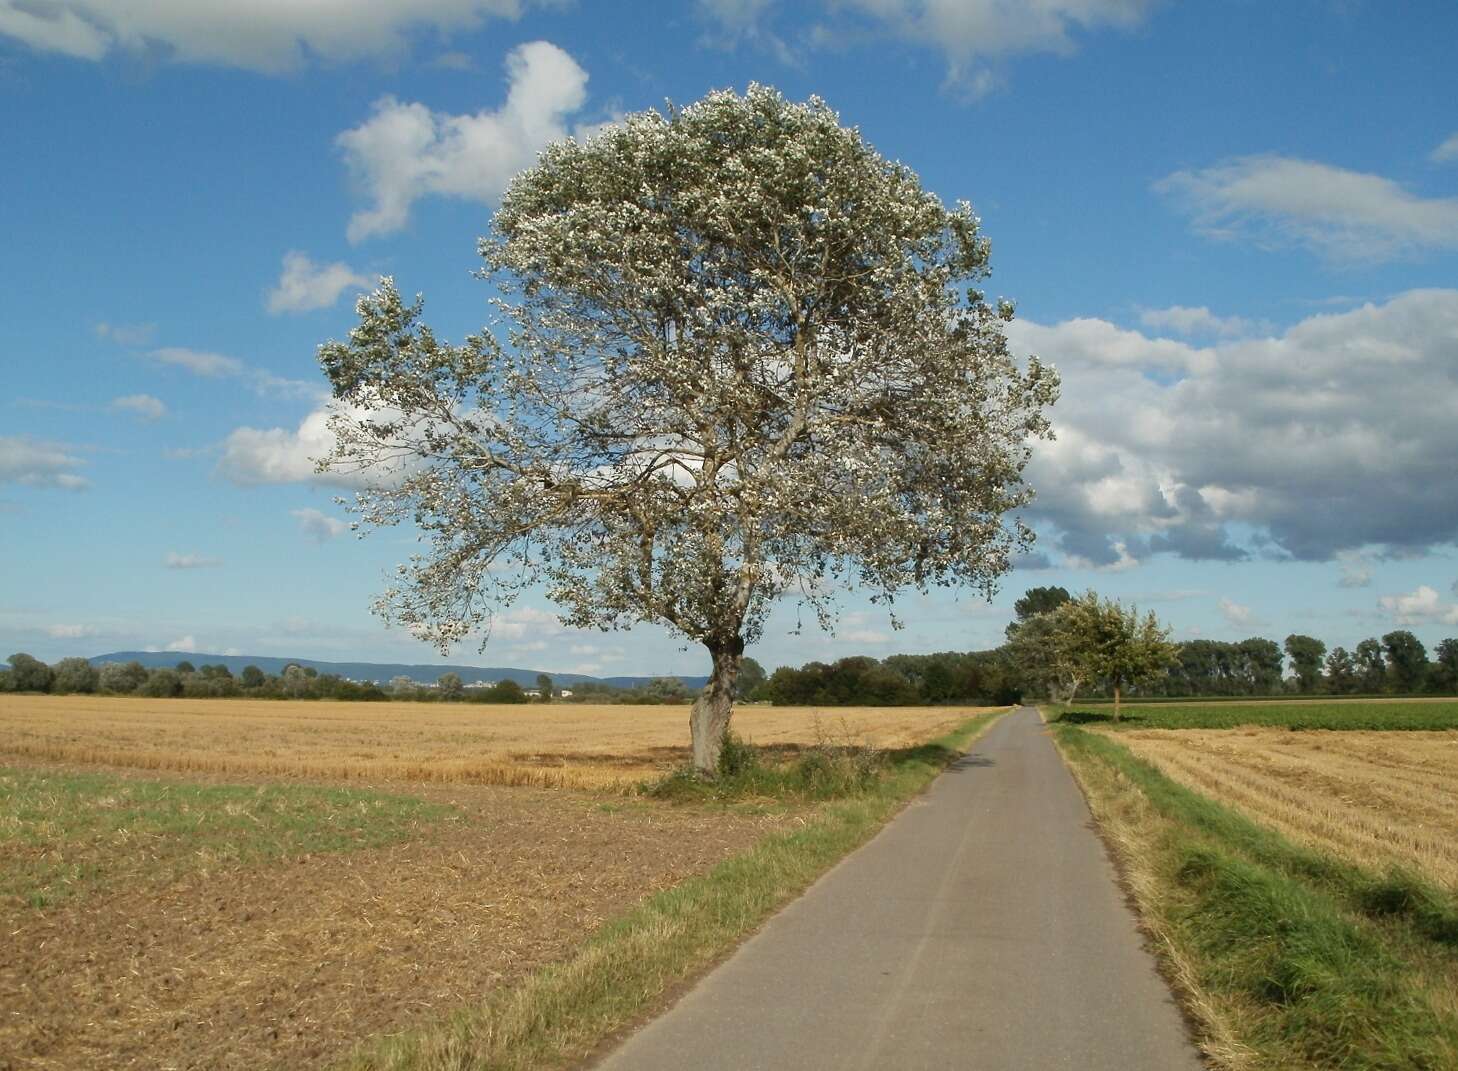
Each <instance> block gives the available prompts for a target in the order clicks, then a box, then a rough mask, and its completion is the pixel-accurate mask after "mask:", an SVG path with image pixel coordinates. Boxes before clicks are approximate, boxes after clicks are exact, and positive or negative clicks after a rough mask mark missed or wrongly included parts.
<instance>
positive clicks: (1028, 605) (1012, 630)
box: [1006, 587, 1073, 639]
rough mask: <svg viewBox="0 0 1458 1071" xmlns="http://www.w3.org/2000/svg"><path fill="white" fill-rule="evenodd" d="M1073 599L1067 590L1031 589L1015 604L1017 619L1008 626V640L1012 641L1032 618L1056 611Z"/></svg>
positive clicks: (1054, 588)
mask: <svg viewBox="0 0 1458 1071" xmlns="http://www.w3.org/2000/svg"><path fill="white" fill-rule="evenodd" d="M1071 598H1073V596H1072V595H1070V594H1068V589H1067V588H1058V587H1048V588H1029V589H1028V590H1027V591H1025V592H1023V597H1022V598H1020V599H1018V600H1017V602H1015V603H1013V613H1015V614H1017V619H1016V620H1015V621H1013V622H1012V623H1011V624H1009V625H1008V626H1007V630H1006V632H1007V638H1008V639H1012V638H1013V636H1015V635H1016V634H1017V631H1018V629H1019V628H1021V627H1022V626H1023V625H1024V624H1026V623H1027V622H1028V621H1029V620H1030V619H1031V618H1034V617H1037V616H1038V615H1039V614H1046V613H1049V612H1051V611H1053V610H1056V609H1058V607H1060V606H1062V605H1063V604H1064V603H1065V602H1068V601H1069V600H1070V599H1071Z"/></svg>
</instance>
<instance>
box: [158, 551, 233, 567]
mask: <svg viewBox="0 0 1458 1071" xmlns="http://www.w3.org/2000/svg"><path fill="white" fill-rule="evenodd" d="M162 564H163V565H164V566H166V567H167V568H168V569H213V568H216V567H217V566H219V565H222V564H223V561H222V559H221V558H212V557H209V556H208V555H206V554H179V553H178V552H177V551H175V550H171V551H168V552H167V557H165V558H163V559H162Z"/></svg>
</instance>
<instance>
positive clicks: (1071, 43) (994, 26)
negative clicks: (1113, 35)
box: [821, 0, 1157, 94]
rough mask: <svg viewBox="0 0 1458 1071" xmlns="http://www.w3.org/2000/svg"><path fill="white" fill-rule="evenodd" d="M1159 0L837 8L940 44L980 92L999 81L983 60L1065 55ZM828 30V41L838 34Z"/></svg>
mask: <svg viewBox="0 0 1458 1071" xmlns="http://www.w3.org/2000/svg"><path fill="white" fill-rule="evenodd" d="M1156 3H1157V0H1038V2H1036V3H1008V2H1007V0H837V2H835V3H832V4H831V8H832V10H833V11H840V10H847V9H848V10H853V11H857V12H859V13H861V14H862V15H864V16H865V17H867V18H869V19H870V20H872V22H873V23H876V24H878V25H879V26H880V27H882V28H884V29H889V30H890V31H891V32H892V33H894V34H896V35H897V36H899V37H901V38H903V39H905V40H908V41H911V42H913V43H916V44H921V45H928V46H931V47H933V48H936V49H940V50H941V51H942V52H944V53H945V54H946V56H947V60H948V63H949V65H950V70H949V77H950V79H951V80H953V81H954V82H958V83H961V84H962V85H963V86H965V87H966V88H968V89H970V90H971V91H972V92H973V93H974V94H981V93H985V92H987V91H988V90H990V89H992V88H994V87H995V86H996V85H997V83H998V78H997V76H996V74H995V73H994V72H993V71H991V70H990V69H988V68H987V67H986V66H985V64H986V62H987V61H989V60H996V59H998V58H1000V57H1003V56H1011V55H1016V54H1020V53H1035V52H1052V53H1057V54H1060V55H1067V54H1070V53H1072V52H1074V51H1075V50H1076V48H1077V41H1076V38H1077V37H1078V36H1079V35H1082V34H1087V33H1090V32H1092V31H1095V30H1099V29H1103V28H1104V27H1114V28H1118V29H1130V28H1132V27H1134V26H1137V25H1139V23H1141V22H1142V21H1143V20H1144V17H1145V16H1146V15H1147V14H1148V12H1149V11H1150V10H1151V9H1152V8H1153V7H1155V6H1156ZM835 32H836V31H835V30H834V29H833V28H827V29H824V30H822V35H821V36H822V38H824V37H826V36H829V35H833V34H834V33H835Z"/></svg>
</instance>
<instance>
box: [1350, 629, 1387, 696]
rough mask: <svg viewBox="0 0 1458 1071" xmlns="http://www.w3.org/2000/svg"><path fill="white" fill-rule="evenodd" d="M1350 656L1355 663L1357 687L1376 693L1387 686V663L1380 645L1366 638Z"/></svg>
mask: <svg viewBox="0 0 1458 1071" xmlns="http://www.w3.org/2000/svg"><path fill="white" fill-rule="evenodd" d="M1352 656H1353V658H1354V660H1355V661H1356V663H1357V680H1358V687H1360V688H1361V690H1362V691H1364V692H1371V693H1376V692H1380V691H1383V690H1384V689H1385V688H1386V686H1387V663H1386V661H1385V660H1384V659H1383V657H1382V644H1380V643H1378V642H1377V641H1376V640H1375V639H1373V638H1372V637H1370V636H1369V637H1368V638H1367V639H1365V640H1363V641H1362V642H1361V643H1359V644H1357V647H1356V650H1354V651H1353V652H1352Z"/></svg>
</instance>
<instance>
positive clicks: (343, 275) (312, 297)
mask: <svg viewBox="0 0 1458 1071" xmlns="http://www.w3.org/2000/svg"><path fill="white" fill-rule="evenodd" d="M351 287H354V288H355V289H357V290H368V289H369V287H370V280H369V279H368V278H367V277H365V276H363V275H360V274H359V273H358V272H356V271H355V270H354V269H353V268H351V267H350V266H349V265H348V264H345V263H342V262H340V261H335V262H334V263H333V264H316V263H314V262H313V261H312V260H310V259H309V257H308V254H306V253H303V252H301V251H299V250H297V249H293V250H290V251H289V252H287V253H285V254H284V258H283V272H282V274H281V275H280V276H279V279H278V284H277V285H276V286H275V287H274V288H273V289H272V290H270V291H269V292H268V311H269V312H271V313H273V314H274V315H275V316H277V315H278V314H279V313H283V312H308V311H309V310H311V309H326V308H328V307H329V306H330V305H333V304H334V303H335V302H336V301H338V300H339V295H340V294H342V293H344V291H346V290H348V289H349V288H351Z"/></svg>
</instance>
